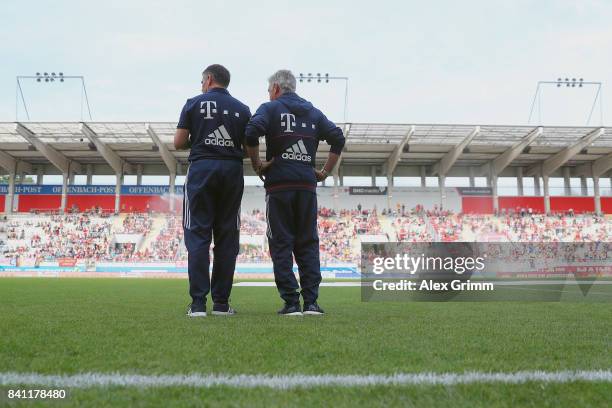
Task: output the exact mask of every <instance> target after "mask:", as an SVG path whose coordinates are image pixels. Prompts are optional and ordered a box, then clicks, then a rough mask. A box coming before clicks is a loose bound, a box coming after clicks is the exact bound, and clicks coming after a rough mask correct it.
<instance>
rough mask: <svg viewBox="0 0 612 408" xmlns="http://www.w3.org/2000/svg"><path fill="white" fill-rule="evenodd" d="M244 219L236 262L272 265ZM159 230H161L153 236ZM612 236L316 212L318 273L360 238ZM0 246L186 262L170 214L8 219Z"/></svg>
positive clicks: (351, 253)
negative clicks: (138, 237)
mask: <svg viewBox="0 0 612 408" xmlns="http://www.w3.org/2000/svg"><path fill="white" fill-rule="evenodd" d="M241 219H242V224H241V234H242V237H243V238H244V239H243V242H242V245H241V253H240V255H239V258H238V261H239V262H243V263H258V262H269V261H270V257H269V254H268V251H267V247H266V242H265V225H266V224H265V216H264V213H263V212H262V211H257V210H255V211H252V212H248V213H243V214H242V215H241ZM156 223H157V224H161V225H162V227H161V228H159V229H156V228H153V225H154V224H156ZM383 225H387V226H388V227H389V229H388V231H389V232H390V234H389V232H387V233H385V232H383ZM126 234H128V235H129V234H133V235H145V236H146V235H148V234H152V235H151V236H150V237H149V239H148V240H143V241H138V242H127V243H123V244H121V243H119V242H118V241H117V239H116V237H117V236H120V235H121V236H122V235H126ZM611 234H612V218H611V217H605V216H598V215H594V214H581V215H567V214H565V215H564V214H558V215H550V216H546V215H543V214H530V213H528V212H525V213H522V214H521V213H514V214H503V215H498V216H494V215H474V214H461V213H453V212H451V211H448V210H440V209H438V208H435V209H434V210H431V211H426V210H424V209H423V208H422V207H421V206H416V207H415V208H413V209H411V210H409V211H405V210H404V212H403V213H402V212H401V211H400V212H395V211H389V212H385V215H382V214H381V215H378V214H377V211H376V210H364V209H361V210H358V209H343V210H341V211H340V212H335V211H334V210H333V209H330V208H327V207H321V208H320V209H319V236H320V242H321V244H320V250H321V262H322V264H323V265H327V264H335V263H358V261H359V248H360V247H359V244H360V243H361V242H362V241H363V240H362V238H363V237H380V236H381V235H382V236H384V237H385V238H387V239H388V240H390V241H405V242H430V241H464V242H474V241H478V242H599V241H604V242H606V241H607V239H608V237H610V236H611ZM0 240H1V241H2V243H1V248H2V256H3V257H4V258H15V257H19V258H30V259H31V258H34V259H37V260H39V261H50V260H57V259H62V258H73V259H78V260H83V259H92V260H95V261H130V262H156V261H180V260H185V259H186V253H185V251H184V249H183V246H184V244H183V242H182V240H183V230H182V225H181V217H180V216H176V215H173V214H129V215H127V216H125V215H117V216H115V215H108V214H99V213H71V214H63V215H60V214H37V215H35V216H32V215H11V216H9V217H6V218H5V219H4V220H3V221H2V222H1V223H0ZM245 241H246V242H245ZM374 241H380V239H374ZM139 244H140V245H139Z"/></svg>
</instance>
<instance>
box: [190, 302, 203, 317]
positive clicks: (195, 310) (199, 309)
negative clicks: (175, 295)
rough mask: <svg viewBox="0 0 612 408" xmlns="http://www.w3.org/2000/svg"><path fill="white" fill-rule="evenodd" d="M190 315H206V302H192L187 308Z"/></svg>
mask: <svg viewBox="0 0 612 408" xmlns="http://www.w3.org/2000/svg"><path fill="white" fill-rule="evenodd" d="M187 316H189V317H206V304H205V303H202V302H192V303H191V304H190V305H189V309H187Z"/></svg>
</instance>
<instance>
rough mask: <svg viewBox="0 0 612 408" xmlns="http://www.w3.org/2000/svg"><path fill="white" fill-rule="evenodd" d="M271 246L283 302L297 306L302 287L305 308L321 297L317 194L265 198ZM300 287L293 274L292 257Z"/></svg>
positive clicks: (287, 193) (277, 194)
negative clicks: (296, 267)
mask: <svg viewBox="0 0 612 408" xmlns="http://www.w3.org/2000/svg"><path fill="white" fill-rule="evenodd" d="M266 219H267V221H268V230H267V232H266V235H267V236H268V244H269V246H270V256H271V257H272V262H273V263H274V279H275V281H276V287H277V288H278V291H279V293H280V296H281V298H283V300H284V301H285V303H287V304H292V305H293V304H298V303H299V301H300V295H299V293H298V289H299V288H300V287H301V289H302V291H301V293H302V298H303V299H304V304H312V303H315V302H316V301H317V298H318V297H319V284H320V283H321V265H320V261H319V235H318V232H317V194H316V193H315V192H312V191H305V190H293V191H278V192H273V193H268V194H267V195H266ZM292 255H294V256H295V263H296V264H297V266H298V274H299V276H300V285H299V286H298V283H297V280H296V279H295V275H294V274H293V257H292Z"/></svg>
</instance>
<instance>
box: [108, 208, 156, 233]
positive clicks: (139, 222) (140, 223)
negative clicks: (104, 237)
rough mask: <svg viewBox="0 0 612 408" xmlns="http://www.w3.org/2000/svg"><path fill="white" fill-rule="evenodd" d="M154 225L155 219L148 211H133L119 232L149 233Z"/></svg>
mask: <svg viewBox="0 0 612 408" xmlns="http://www.w3.org/2000/svg"><path fill="white" fill-rule="evenodd" d="M152 226H153V219H152V218H151V216H150V215H149V214H147V213H131V214H128V215H127V216H126V217H125V219H124V220H123V225H122V228H120V229H119V230H118V231H117V232H118V233H120V234H143V235H147V234H148V233H149V231H151V227H152Z"/></svg>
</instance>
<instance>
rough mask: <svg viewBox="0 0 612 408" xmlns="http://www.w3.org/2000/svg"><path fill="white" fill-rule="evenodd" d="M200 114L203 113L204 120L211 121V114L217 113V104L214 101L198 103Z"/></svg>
mask: <svg viewBox="0 0 612 408" xmlns="http://www.w3.org/2000/svg"><path fill="white" fill-rule="evenodd" d="M204 106H206V108H205V107H204ZM200 113H203V114H204V115H205V116H204V119H212V118H213V117H212V114H213V113H217V102H215V101H204V102H200Z"/></svg>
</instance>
